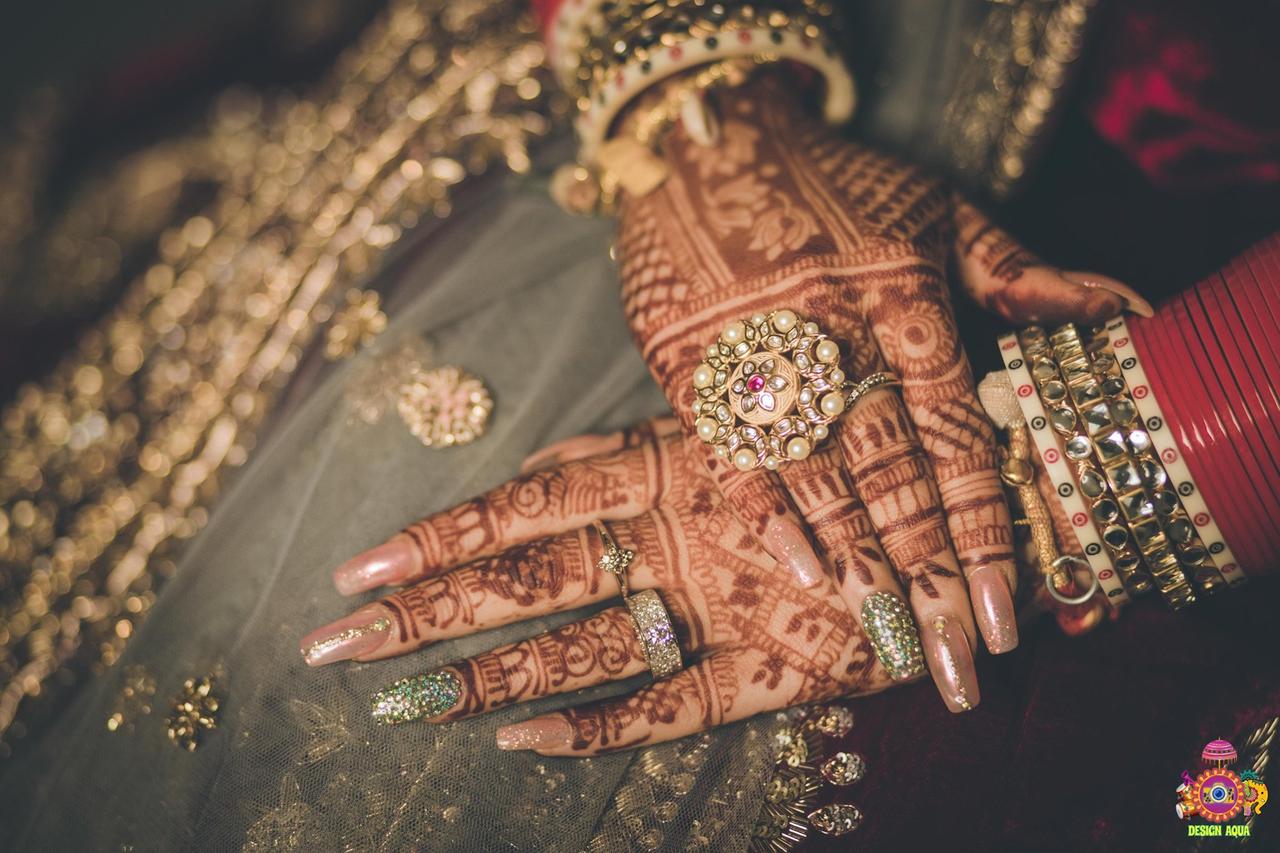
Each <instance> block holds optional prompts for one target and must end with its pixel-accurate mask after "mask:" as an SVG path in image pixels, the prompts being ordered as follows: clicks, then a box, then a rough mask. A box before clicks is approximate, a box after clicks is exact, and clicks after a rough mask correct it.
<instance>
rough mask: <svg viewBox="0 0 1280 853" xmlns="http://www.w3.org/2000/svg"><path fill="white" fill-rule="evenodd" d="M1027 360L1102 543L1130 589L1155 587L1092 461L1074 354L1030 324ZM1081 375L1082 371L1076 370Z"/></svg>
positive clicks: (1026, 339) (1026, 338)
mask: <svg viewBox="0 0 1280 853" xmlns="http://www.w3.org/2000/svg"><path fill="white" fill-rule="evenodd" d="M1023 342H1024V344H1026V349H1024V350H1023V352H1024V353H1025V354H1026V355H1027V360H1028V365H1029V368H1030V371H1031V377H1032V380H1033V381H1034V382H1035V384H1036V390H1037V391H1038V392H1039V394H1040V399H1041V400H1042V401H1043V402H1044V404H1045V406H1046V408H1047V412H1048V417H1049V424H1050V426H1052V428H1053V430H1054V432H1056V433H1057V434H1058V435H1059V436H1061V441H1062V452H1063V454H1064V455H1065V456H1066V457H1067V459H1068V460H1070V462H1069V463H1068V465H1069V466H1070V465H1074V466H1075V468H1076V470H1075V478H1076V482H1077V484H1078V485H1079V487H1080V492H1081V494H1083V495H1084V497H1085V498H1086V499H1087V500H1088V501H1089V512H1090V515H1091V516H1092V517H1093V520H1094V523H1095V524H1096V525H1097V526H1098V529H1099V530H1100V531H1101V539H1102V542H1103V544H1104V545H1105V546H1106V547H1107V549H1108V551H1110V553H1111V557H1112V560H1113V561H1114V563H1115V567H1116V570H1117V571H1118V572H1120V576H1121V578H1123V579H1124V582H1125V584H1126V585H1127V586H1128V587H1129V589H1130V591H1131V592H1134V593H1143V592H1146V591H1148V590H1150V589H1151V587H1152V583H1151V578H1150V577H1149V576H1148V575H1147V574H1146V572H1144V571H1143V570H1142V566H1141V563H1142V560H1141V557H1140V556H1139V554H1138V552H1137V549H1136V548H1135V547H1134V546H1133V543H1132V541H1131V539H1130V537H1129V533H1128V531H1127V530H1126V529H1125V528H1124V526H1123V525H1122V524H1119V523H1118V521H1119V516H1120V509H1119V503H1118V501H1117V500H1116V499H1115V497H1114V496H1113V495H1112V494H1111V490H1110V489H1109V488H1108V486H1107V481H1106V478H1105V477H1104V476H1103V475H1102V473H1101V471H1100V470H1099V469H1097V468H1096V467H1094V466H1093V465H1092V464H1091V463H1090V461H1089V460H1090V458H1091V456H1092V452H1093V443H1092V442H1091V441H1090V439H1089V434H1088V429H1087V426H1086V425H1085V424H1084V418H1083V417H1082V416H1081V414H1080V412H1079V411H1078V410H1077V408H1076V407H1075V406H1074V405H1073V402H1072V396H1073V394H1079V393H1080V390H1081V389H1080V388H1079V387H1078V386H1077V387H1074V388H1073V387H1072V386H1071V385H1069V384H1068V382H1067V380H1066V378H1065V377H1064V374H1063V370H1062V366H1061V363H1060V359H1066V360H1068V363H1071V359H1072V358H1073V354H1072V353H1069V352H1062V351H1061V348H1056V347H1055V346H1054V344H1053V342H1051V341H1050V339H1049V337H1048V336H1047V335H1046V333H1045V332H1044V330H1042V329H1040V328H1038V327H1034V326H1033V327H1031V328H1029V329H1026V330H1025V331H1024V332H1023ZM1071 375H1072V376H1073V378H1076V379H1077V380H1078V379H1079V376H1078V375H1077V373H1075V372H1073V373H1072V374H1071ZM1084 390H1088V389H1084Z"/></svg>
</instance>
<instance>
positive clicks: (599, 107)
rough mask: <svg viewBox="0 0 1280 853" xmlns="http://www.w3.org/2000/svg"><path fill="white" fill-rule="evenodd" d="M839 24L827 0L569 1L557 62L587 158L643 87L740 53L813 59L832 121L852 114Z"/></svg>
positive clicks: (588, 160)
mask: <svg viewBox="0 0 1280 853" xmlns="http://www.w3.org/2000/svg"><path fill="white" fill-rule="evenodd" d="M834 26H835V25H834V22H833V20H832V7H831V5H830V4H829V3H827V2H825V0H770V2H768V3H765V4H759V5H757V4H740V5H725V4H719V3H716V4H706V3H696V2H692V0H655V2H644V3H629V2H606V0H569V2H565V3H563V4H562V6H561V10H560V11H559V12H558V13H557V18H556V21H555V24H554V26H553V27H552V35H551V37H550V38H549V46H550V60H551V65H552V67H553V68H555V69H556V71H557V73H558V74H559V76H560V78H561V82H562V83H563V84H564V85H565V87H566V88H567V89H568V90H569V91H570V93H571V94H572V95H573V96H574V98H575V103H576V105H577V107H578V119H577V122H576V125H577V131H578V137H579V141H580V146H581V147H580V150H579V160H580V161H581V162H582V163H585V164H588V165H592V164H594V162H595V158H596V154H597V152H598V150H599V147H600V145H601V144H602V143H603V142H604V140H605V139H606V138H607V136H608V134H609V129H610V125H611V124H612V123H613V121H614V119H615V118H616V117H617V116H618V114H619V113H620V112H621V110H622V108H623V107H624V106H626V105H627V104H628V103H629V102H630V101H631V100H632V99H634V98H635V97H636V96H637V95H639V94H640V93H641V92H643V91H644V90H646V89H648V88H650V87H651V86H653V85H655V84H657V83H659V82H660V81H662V80H664V79H666V78H669V77H671V76H673V75H675V74H678V73H680V72H682V71H685V70H687V69H690V68H694V67H696V66H700V65H706V64H709V63H712V62H716V61H719V60H724V59H731V58H735V57H752V58H755V59H756V60H758V61H761V62H779V61H782V60H791V61H794V62H798V63H800V64H802V65H807V66H809V67H810V68H812V69H814V70H815V71H817V72H818V73H819V74H821V75H822V76H823V77H824V78H825V79H826V84H827V90H826V96H825V103H824V107H823V109H824V113H825V116H826V118H827V120H828V121H830V122H833V123H834V122H841V121H845V120H847V119H848V118H849V117H851V116H852V115H853V108H854V103H855V94H854V86H853V77H852V75H851V74H850V73H849V69H848V67H847V66H846V65H845V63H844V61H843V60H842V59H841V58H840V56H839V53H838V52H837V51H836V50H835V48H834V45H833V43H832V42H831V40H830V39H831V33H832V32H833V29H834Z"/></svg>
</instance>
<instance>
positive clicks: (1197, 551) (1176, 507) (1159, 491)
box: [1087, 332, 1226, 593]
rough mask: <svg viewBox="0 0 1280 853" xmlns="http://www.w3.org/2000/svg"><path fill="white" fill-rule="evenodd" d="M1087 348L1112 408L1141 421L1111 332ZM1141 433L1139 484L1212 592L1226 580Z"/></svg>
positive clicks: (1191, 570) (1183, 559)
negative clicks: (1144, 487)
mask: <svg viewBox="0 0 1280 853" xmlns="http://www.w3.org/2000/svg"><path fill="white" fill-rule="evenodd" d="M1087 351H1088V352H1089V354H1090V356H1091V358H1092V361H1093V368H1094V372H1095V374H1097V375H1099V376H1105V377H1106V380H1105V381H1104V383H1103V384H1104V391H1106V392H1107V393H1108V396H1109V397H1110V398H1111V399H1112V410H1113V411H1114V410H1115V409H1116V407H1117V406H1120V407H1122V411H1123V412H1124V413H1125V414H1126V415H1127V416H1128V417H1129V418H1130V422H1134V421H1136V422H1139V423H1140V419H1139V417H1138V414H1139V413H1138V407H1137V403H1136V402H1135V401H1134V399H1133V398H1132V396H1131V395H1130V393H1129V389H1128V383H1127V381H1126V380H1125V378H1124V374H1123V373H1122V372H1121V370H1120V365H1119V363H1118V362H1117V361H1116V357H1115V352H1114V351H1113V350H1112V349H1111V339H1110V336H1109V335H1107V334H1106V333H1105V332H1101V333H1095V334H1094V335H1093V336H1092V337H1091V339H1090V341H1089V343H1088V346H1087ZM1143 435H1144V437H1145V444H1144V449H1143V452H1142V453H1141V455H1140V459H1139V462H1138V470H1137V471H1136V473H1137V475H1138V477H1139V479H1140V480H1141V482H1142V484H1143V485H1144V486H1146V487H1147V488H1148V489H1149V490H1150V493H1151V499H1152V502H1153V504H1154V508H1155V512H1156V517H1157V518H1158V519H1159V520H1160V524H1161V529H1162V530H1163V531H1164V533H1165V535H1166V536H1167V537H1168V539H1169V541H1170V542H1171V543H1172V544H1173V548H1174V551H1175V554H1176V555H1177V559H1178V563H1179V564H1180V565H1181V566H1182V570H1183V572H1184V573H1185V574H1186V575H1187V576H1188V577H1189V579H1190V580H1191V582H1192V584H1193V586H1194V587H1195V588H1196V589H1197V590H1199V591H1200V592H1205V593H1212V592H1215V591H1217V590H1218V589H1220V588H1221V587H1223V586H1224V585H1225V584H1226V580H1225V579H1224V578H1223V576H1222V573H1221V572H1220V571H1218V568H1217V566H1216V565H1215V564H1214V562H1213V560H1212V559H1210V555H1209V549H1208V548H1207V547H1205V545H1204V542H1203V541H1202V540H1201V538H1200V535H1199V532H1198V531H1197V530H1196V527H1195V525H1194V524H1193V523H1192V521H1191V514H1190V513H1189V512H1188V511H1187V508H1186V506H1185V505H1184V504H1183V502H1182V498H1181V497H1179V495H1178V493H1177V491H1176V490H1175V489H1173V488H1171V487H1170V482H1171V478H1170V476H1169V473H1168V471H1166V470H1165V464H1164V462H1163V461H1162V460H1161V459H1160V458H1159V456H1158V455H1157V454H1156V452H1155V448H1154V447H1153V446H1152V444H1151V440H1150V436H1149V434H1147V433H1146V431H1145V426H1144V431H1143ZM1134 473H1135V472H1132V471H1130V472H1127V476H1129V477H1132V476H1133V474H1134Z"/></svg>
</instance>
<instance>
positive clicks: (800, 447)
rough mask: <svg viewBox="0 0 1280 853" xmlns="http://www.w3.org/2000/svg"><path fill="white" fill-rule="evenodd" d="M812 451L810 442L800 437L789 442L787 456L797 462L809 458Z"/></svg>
mask: <svg viewBox="0 0 1280 853" xmlns="http://www.w3.org/2000/svg"><path fill="white" fill-rule="evenodd" d="M811 450H813V448H812V447H810V446H809V442H808V440H807V439H805V438H802V437H800V436H798V435H797V436H796V437H795V438H793V439H791V440H790V441H788V442H787V455H788V456H790V457H791V458H792V459H795V460H797V461H799V460H801V459H804V458H805V457H807V456H808V455H809V452H810V451H811Z"/></svg>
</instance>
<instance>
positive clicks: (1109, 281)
mask: <svg viewBox="0 0 1280 853" xmlns="http://www.w3.org/2000/svg"><path fill="white" fill-rule="evenodd" d="M1062 277H1063V278H1065V279H1066V280H1067V281H1070V282H1074V283H1075V284H1079V285H1082V286H1084V287H1096V288H1099V289H1101V290H1108V291H1110V292H1112V293H1114V294H1115V295H1116V296H1119V297H1120V299H1121V300H1122V301H1123V302H1124V307H1125V308H1126V309H1128V310H1129V311H1132V312H1133V313H1134V314H1137V315H1138V316H1139V317H1153V316H1155V313H1156V311H1155V309H1154V308H1152V307H1151V303H1150V302H1148V301H1147V300H1145V299H1143V298H1142V294H1140V293H1138V291H1136V290H1134V289H1133V288H1132V287H1130V286H1129V285H1127V284H1125V283H1123V282H1119V281H1116V280H1115V279H1114V278H1108V277H1106V276H1101V275H1097V274H1096V273H1085V272H1064V273H1063V274H1062Z"/></svg>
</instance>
